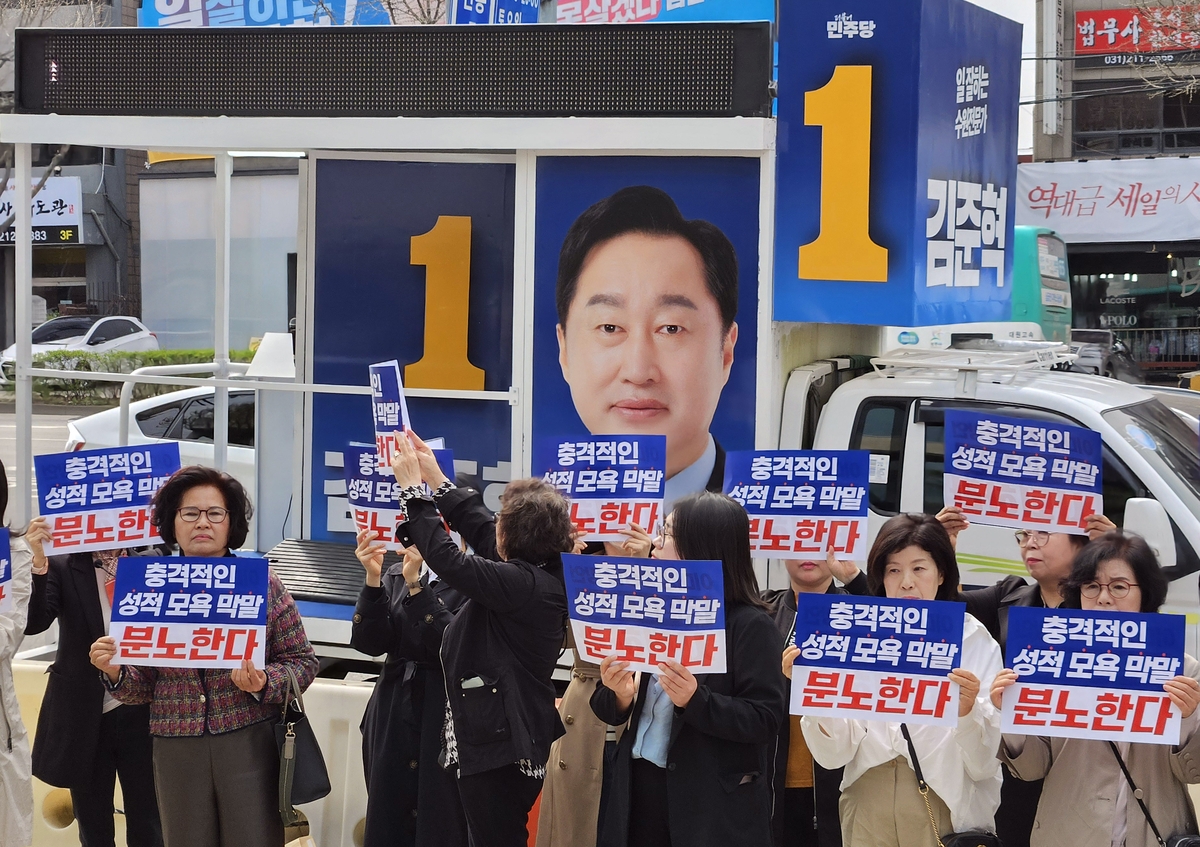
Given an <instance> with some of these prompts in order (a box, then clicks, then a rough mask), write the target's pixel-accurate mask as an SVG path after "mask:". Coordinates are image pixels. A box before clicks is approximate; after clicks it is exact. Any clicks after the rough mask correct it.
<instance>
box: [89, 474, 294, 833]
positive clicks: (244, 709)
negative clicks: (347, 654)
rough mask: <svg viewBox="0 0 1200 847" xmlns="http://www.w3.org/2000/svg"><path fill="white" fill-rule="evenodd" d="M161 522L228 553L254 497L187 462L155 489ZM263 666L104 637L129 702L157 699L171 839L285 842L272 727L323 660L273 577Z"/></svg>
mask: <svg viewBox="0 0 1200 847" xmlns="http://www.w3.org/2000/svg"><path fill="white" fill-rule="evenodd" d="M153 507H154V517H153V520H154V525H155V526H156V527H157V528H158V531H159V534H160V535H161V536H162V539H163V541H164V542H166V543H167V544H178V545H179V551H180V553H181V554H182V555H183V556H184V557H188V558H216V557H227V556H232V555H233V553H232V552H231V551H232V550H234V549H236V548H238V547H240V546H241V545H242V544H243V543H245V541H246V534H247V532H248V531H249V526H250V514H251V506H250V499H249V498H248V497H247V496H246V491H245V489H243V488H242V485H241V483H240V482H238V481H237V480H236V479H234V478H233V477H231V476H229V475H228V474H225V473H221V472H220V471H216V470H213V469H212V468H206V467H202V466H200V465H192V466H191V467H185V468H181V469H180V470H178V471H176V472H175V473H174V474H173V475H172V476H171V478H170V479H168V480H167V481H166V482H165V483H164V484H163V486H162V487H161V488H159V489H158V491H157V492H156V493H155V495H154V502H153ZM268 580H269V581H268V589H267V630H266V631H267V644H266V657H267V659H266V666H265V667H263V668H261V669H260V668H256V667H255V666H254V663H253V662H251V661H244V662H243V663H242V667H241V668H237V669H234V670H213V669H196V668H145V667H125V666H120V665H118V664H116V663H115V659H116V652H117V645H116V642H115V641H114V640H113V639H112V638H110V637H107V636H105V637H104V638H100V639H99V640H97V641H96V642H95V643H94V644H93V645H92V649H91V660H92V664H93V665H95V666H96V667H97V668H99V669H100V671H101V672H102V674H103V679H104V681H105V684H106V686H107V688H108V690H109V692H111V693H112V695H113V696H114V697H116V698H117V699H118V700H120V701H121V702H123V703H131V704H137V703H149V704H150V734H151V735H152V736H153V737H154V782H155V786H156V788H157V789H158V805H159V811H160V814H161V816H162V830H163V841H164V842H165V844H166V847H279V845H281V844H282V843H283V824H282V822H281V820H280V816H279V786H278V781H279V750H278V748H277V747H276V744H275V730H274V725H275V724H276V723H277V722H278V721H279V717H280V712H281V710H282V706H283V703H284V700H285V698H286V697H287V693H288V689H289V680H288V673H289V671H290V672H291V673H292V674H294V675H295V676H296V678H297V681H298V682H299V685H300V688H301V689H305V688H307V687H308V686H309V684H310V683H311V682H312V681H313V678H314V677H315V676H316V675H317V658H316V656H315V654H314V653H313V649H312V646H311V645H310V644H309V643H308V638H307V637H306V636H305V634H304V625H303V624H302V623H301V621H300V613H299V612H298V611H296V604H295V601H293V600H292V596H291V595H290V594H289V593H288V591H287V589H286V588H284V586H283V583H282V582H280V580H279V577H277V576H276V575H275V574H274V572H271V573H270V574H269V577H268Z"/></svg>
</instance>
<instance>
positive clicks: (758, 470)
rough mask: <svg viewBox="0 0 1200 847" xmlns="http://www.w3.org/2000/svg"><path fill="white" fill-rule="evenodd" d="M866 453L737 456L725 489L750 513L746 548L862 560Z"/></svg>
mask: <svg viewBox="0 0 1200 847" xmlns="http://www.w3.org/2000/svg"><path fill="white" fill-rule="evenodd" d="M869 466H870V454H869V453H868V452H867V451H865V450H735V451H731V452H729V453H727V454H726V456H725V484H724V486H723V490H724V492H725V493H726V494H728V495H729V496H730V497H731V498H733V499H734V500H736V501H738V502H739V503H741V504H742V505H743V506H744V507H745V508H746V512H747V514H749V515H750V549H751V550H752V551H753V552H754V553H755V555H756V556H758V557H761V558H784V559H790V558H795V557H796V556H804V557H808V558H813V557H817V558H820V559H824V558H825V553H826V551H827V550H829V549H832V550H833V551H834V553H836V554H837V557H838V558H839V559H847V560H852V561H856V562H865V561H866V560H867V545H868V538H867V482H868V478H869Z"/></svg>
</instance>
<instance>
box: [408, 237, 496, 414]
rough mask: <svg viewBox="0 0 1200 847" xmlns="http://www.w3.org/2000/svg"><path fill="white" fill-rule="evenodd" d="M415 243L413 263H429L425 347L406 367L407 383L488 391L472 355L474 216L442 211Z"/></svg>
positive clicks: (414, 385) (412, 386) (412, 247)
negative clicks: (469, 323)
mask: <svg viewBox="0 0 1200 847" xmlns="http://www.w3.org/2000/svg"><path fill="white" fill-rule="evenodd" d="M409 243H410V245H411V249H412V258H411V259H410V260H409V262H410V264H413V265H424V266H425V351H424V353H423V354H422V355H421V360H420V361H419V362H414V363H413V364H411V365H409V366H408V367H406V368H405V369H404V384H405V385H407V386H409V387H410V388H445V389H451V390H458V391H482V390H483V371H482V370H481V369H480V368H477V367H475V366H474V365H472V364H471V362H470V361H469V360H468V359H467V319H468V315H469V312H470V301H471V219H470V218H469V217H462V216H458V215H441V216H439V217H438V219H437V223H436V224H434V225H433V229H431V230H429V232H426V233H424V234H422V235H414V236H413V237H412V238H411V239H410V241H409Z"/></svg>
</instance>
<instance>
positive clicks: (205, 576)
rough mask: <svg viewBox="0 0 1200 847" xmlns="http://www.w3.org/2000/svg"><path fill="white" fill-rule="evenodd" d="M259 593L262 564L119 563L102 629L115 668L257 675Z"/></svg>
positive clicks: (262, 626) (262, 619) (260, 657)
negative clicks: (245, 666)
mask: <svg viewBox="0 0 1200 847" xmlns="http://www.w3.org/2000/svg"><path fill="white" fill-rule="evenodd" d="M267 586H268V574H267V560H266V559H260V558H223V559H194V558H189V557H174V558H125V559H119V560H118V561H117V577H116V583H115V585H114V587H113V608H112V623H111V626H110V628H109V634H110V635H111V636H112V637H113V638H114V639H115V640H116V642H117V657H116V661H117V663H118V664H131V665H143V666H147V667H176V668H187V667H192V668H237V667H241V664H242V662H243V661H244V660H246V659H250V660H252V661H253V662H254V664H255V666H256V667H259V668H262V667H265V664H266V662H265V659H266V629H267V603H268V596H267Z"/></svg>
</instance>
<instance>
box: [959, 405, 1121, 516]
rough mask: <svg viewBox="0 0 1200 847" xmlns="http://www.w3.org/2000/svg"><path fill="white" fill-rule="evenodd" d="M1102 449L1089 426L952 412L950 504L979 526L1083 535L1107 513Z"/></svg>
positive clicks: (1097, 434)
mask: <svg viewBox="0 0 1200 847" xmlns="http://www.w3.org/2000/svg"><path fill="white" fill-rule="evenodd" d="M1100 450H1101V438H1100V434H1099V433H1097V432H1092V431H1091V430H1089V429H1084V428H1083V427H1079V426H1070V425H1069V424H1061V423H1055V422H1052V421H1033V420H1029V419H1026V418H1006V417H1001V416H999V415H984V414H979V413H977V412H962V411H955V410H947V411H946V459H945V476H944V477H943V495H944V497H945V503H946V505H947V506H957V507H959V508H960V509H962V511H963V514H964V515H967V516H968V518H969V519H970V520H972V521H975V522H976V523H980V524H988V525H991V526H1007V527H1012V528H1013V529H1041V530H1045V531H1046V532H1073V533H1080V532H1081V531H1082V530H1083V529H1084V528H1085V527H1086V526H1087V522H1086V519H1087V517H1088V515H1094V514H1103V513H1104V495H1103V493H1102V491H1103V489H1102V487H1101V481H1100V469H1101V465H1102V462H1101V456H1100Z"/></svg>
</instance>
